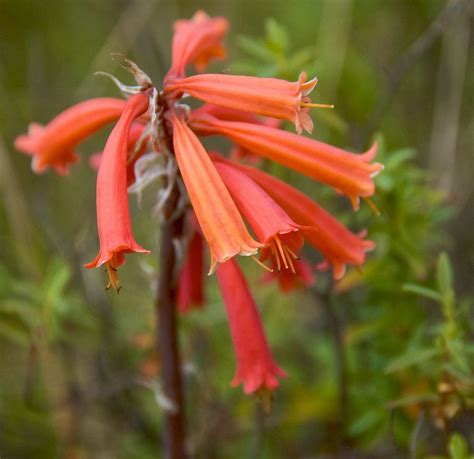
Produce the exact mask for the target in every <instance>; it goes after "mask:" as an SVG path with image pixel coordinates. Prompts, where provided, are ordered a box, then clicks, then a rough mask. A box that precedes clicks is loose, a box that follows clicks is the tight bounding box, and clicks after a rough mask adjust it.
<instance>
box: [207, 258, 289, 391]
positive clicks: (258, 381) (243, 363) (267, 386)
mask: <svg viewBox="0 0 474 459" xmlns="http://www.w3.org/2000/svg"><path fill="white" fill-rule="evenodd" d="M216 274H217V281H218V283H219V287H220V290H221V292H222V297H223V299H224V304H225V306H226V311H227V317H228V321H229V327H230V332H231V335H232V341H233V344H234V350H235V355H236V358H237V370H236V372H235V376H234V379H233V380H232V385H233V386H237V385H239V384H241V383H243V385H244V392H245V393H246V394H250V393H252V392H255V391H271V390H273V389H275V388H276V387H277V386H278V384H279V383H278V377H283V376H286V373H285V372H284V371H283V370H281V369H280V368H278V367H277V365H276V363H275V362H274V360H273V357H272V354H271V351H270V348H269V346H268V343H267V339H266V337H265V332H264V330H263V327H262V323H261V320H260V316H259V313H258V310H257V306H256V305H255V301H254V299H253V298H252V294H251V293H250V290H249V288H248V286H247V283H246V281H245V278H244V276H243V274H242V272H241V271H240V269H239V267H238V266H237V263H236V262H235V260H229V261H227V262H226V263H223V264H221V265H220V266H219V268H218V269H217V273H216Z"/></svg>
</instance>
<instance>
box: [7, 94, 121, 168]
mask: <svg viewBox="0 0 474 459" xmlns="http://www.w3.org/2000/svg"><path fill="white" fill-rule="evenodd" d="M125 104H126V101H125V100H121V99H113V98H106V97H104V98H97V99H90V100H87V101H85V102H81V103H79V104H77V105H74V106H72V107H70V108H68V109H67V110H65V111H64V112H62V113H61V114H59V115H58V116H57V117H56V118H54V119H53V120H52V121H51V122H50V123H49V124H48V125H46V126H42V125H40V124H37V123H31V124H30V126H29V129H28V134H26V135H20V136H18V137H17V138H16V140H15V148H16V149H17V150H20V151H22V152H24V153H27V154H30V155H33V161H32V169H33V171H34V172H36V173H41V172H43V171H44V170H45V169H47V168H48V167H49V166H51V167H53V168H54V169H55V170H56V172H57V173H58V174H60V175H65V174H67V173H68V166H69V164H73V163H76V162H77V161H78V156H77V155H76V153H75V152H74V148H75V147H76V146H77V145H78V144H79V143H80V142H82V141H83V140H85V139H86V138H87V137H89V136H90V135H92V134H93V133H95V132H96V131H98V130H99V129H101V128H102V127H104V126H105V125H106V124H108V123H111V122H112V121H115V120H117V119H118V118H119V117H120V115H121V114H122V111H123V110H124V107H125Z"/></svg>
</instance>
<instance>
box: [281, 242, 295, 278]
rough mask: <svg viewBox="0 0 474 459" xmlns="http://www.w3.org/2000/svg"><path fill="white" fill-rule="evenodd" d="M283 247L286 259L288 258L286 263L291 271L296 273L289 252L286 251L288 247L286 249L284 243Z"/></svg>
mask: <svg viewBox="0 0 474 459" xmlns="http://www.w3.org/2000/svg"><path fill="white" fill-rule="evenodd" d="M283 248H284V250H285V254H286V259H287V260H288V264H289V265H290V269H291V272H292V273H293V274H296V271H295V265H294V264H293V260H292V259H291V256H290V253H289V252H288V251H289V249H288V247H287V246H286V245H285V246H284V247H283Z"/></svg>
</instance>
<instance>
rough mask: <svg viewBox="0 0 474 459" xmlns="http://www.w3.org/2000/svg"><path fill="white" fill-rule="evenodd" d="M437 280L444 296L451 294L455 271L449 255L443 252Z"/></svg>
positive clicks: (439, 262)
mask: <svg viewBox="0 0 474 459" xmlns="http://www.w3.org/2000/svg"><path fill="white" fill-rule="evenodd" d="M436 276H437V280H438V287H439V290H440V291H441V293H442V294H443V295H446V294H448V295H449V294H451V292H452V285H453V270H452V267H451V263H450V261H449V257H448V255H447V254H446V253H445V252H443V253H442V254H441V255H440V257H439V260H438V269H437V273H436Z"/></svg>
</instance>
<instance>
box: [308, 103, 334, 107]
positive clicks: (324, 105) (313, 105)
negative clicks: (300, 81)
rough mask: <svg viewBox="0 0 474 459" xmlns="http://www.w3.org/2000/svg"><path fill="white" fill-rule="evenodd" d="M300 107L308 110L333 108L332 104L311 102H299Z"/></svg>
mask: <svg viewBox="0 0 474 459" xmlns="http://www.w3.org/2000/svg"><path fill="white" fill-rule="evenodd" d="M300 106H301V107H308V108H334V104H313V103H311V102H301V104H300Z"/></svg>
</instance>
